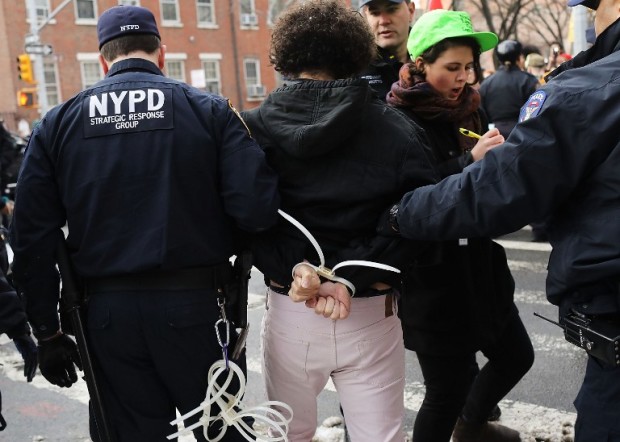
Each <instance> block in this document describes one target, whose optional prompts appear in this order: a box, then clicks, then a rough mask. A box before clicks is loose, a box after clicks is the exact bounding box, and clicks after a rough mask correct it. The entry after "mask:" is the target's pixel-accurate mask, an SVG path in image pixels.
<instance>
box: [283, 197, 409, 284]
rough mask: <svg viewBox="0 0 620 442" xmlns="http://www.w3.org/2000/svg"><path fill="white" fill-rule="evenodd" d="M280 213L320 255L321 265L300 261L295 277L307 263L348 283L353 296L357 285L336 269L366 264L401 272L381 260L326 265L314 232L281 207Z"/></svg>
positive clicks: (323, 273)
mask: <svg viewBox="0 0 620 442" xmlns="http://www.w3.org/2000/svg"><path fill="white" fill-rule="evenodd" d="M278 213H279V214H280V215H282V217H283V218H284V219H285V220H287V221H288V222H290V223H291V224H293V225H294V226H295V227H297V228H298V229H299V230H300V231H301V233H303V234H304V235H305V236H306V238H308V240H309V241H310V242H311V243H312V246H313V247H314V250H316V253H317V254H318V255H319V261H320V262H321V264H320V265H319V266H315V265H314V264H311V263H309V262H300V263H298V264H295V267H293V270H292V272H291V273H292V275H293V278H295V269H297V267H298V266H300V265H307V266H309V267H312V268H313V269H314V270H315V271H316V272H317V273H318V274H319V276H322V277H323V278H325V279H328V280H330V281H334V282H339V283H341V284H344V285H346V286H347V287H348V288H349V290H351V296H353V295H355V286H354V285H353V283H352V282H351V281H348V280H347V279H344V278H341V277H339V276H336V273H335V272H336V269H339V268H340V267H346V266H365V267H373V268H375V269H380V270H387V271H389V272H394V273H400V270H399V269H397V268H396V267H392V266H390V265H387V264H381V263H379V262H374V261H365V260H348V261H342V262H340V263H338V264H336V265H335V266H334V268H333V269H330V268H328V267H325V256H324V255H323V250H321V246H319V243H318V241H317V240H316V239H315V238H314V236H312V233H310V231H308V229H306V228H305V227H304V226H303V224H302V223H300V222H299V221H297V220H296V219H295V218H293V217H292V216H291V215H289V214H288V213H286V212H284V211H282V210H280V209H278Z"/></svg>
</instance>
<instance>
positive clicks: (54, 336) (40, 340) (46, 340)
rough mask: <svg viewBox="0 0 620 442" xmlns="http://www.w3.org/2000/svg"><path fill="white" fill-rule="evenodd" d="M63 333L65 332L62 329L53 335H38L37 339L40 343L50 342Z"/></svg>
mask: <svg viewBox="0 0 620 442" xmlns="http://www.w3.org/2000/svg"><path fill="white" fill-rule="evenodd" d="M62 335H63V332H62V331H61V330H58V331H57V332H56V333H54V334H53V335H50V336H38V337H37V341H38V342H39V343H43V342H49V341H51V340H53V339H56V338H58V337H60V336H62Z"/></svg>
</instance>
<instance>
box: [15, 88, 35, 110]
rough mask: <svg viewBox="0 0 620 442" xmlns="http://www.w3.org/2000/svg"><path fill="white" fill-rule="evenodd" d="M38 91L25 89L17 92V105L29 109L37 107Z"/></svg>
mask: <svg viewBox="0 0 620 442" xmlns="http://www.w3.org/2000/svg"><path fill="white" fill-rule="evenodd" d="M36 93H37V90H36V89H32V88H24V89H20V90H18V91H17V105H18V106H19V107H25V108H27V109H30V108H33V107H37V103H36V95H35V94H36Z"/></svg>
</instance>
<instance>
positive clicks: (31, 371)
mask: <svg viewBox="0 0 620 442" xmlns="http://www.w3.org/2000/svg"><path fill="white" fill-rule="evenodd" d="M13 343H14V344H15V347H17V351H19V353H20V354H21V355H22V359H23V360H24V376H26V379H27V380H28V382H30V381H32V378H34V375H35V374H36V372H37V344H35V343H34V341H33V340H32V337H31V336H30V335H28V334H23V335H20V336H16V337H15V338H13Z"/></svg>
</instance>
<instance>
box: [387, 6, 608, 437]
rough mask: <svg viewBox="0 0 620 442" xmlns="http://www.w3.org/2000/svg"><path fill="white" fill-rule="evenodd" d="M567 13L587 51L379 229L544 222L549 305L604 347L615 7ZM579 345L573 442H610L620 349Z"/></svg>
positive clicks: (441, 232) (433, 232)
mask: <svg viewBox="0 0 620 442" xmlns="http://www.w3.org/2000/svg"><path fill="white" fill-rule="evenodd" d="M568 5H569V6H576V5H583V6H585V7H588V8H591V9H594V10H596V16H595V18H594V24H595V29H596V35H597V38H596V41H595V43H594V45H593V46H592V47H591V48H590V49H588V50H586V51H583V52H580V53H579V54H577V55H576V56H575V57H574V58H573V59H572V60H570V61H568V62H566V63H564V64H562V65H561V66H560V67H559V68H558V69H557V70H556V71H554V72H552V73H551V74H550V78H548V79H547V83H546V84H545V85H544V86H542V87H541V88H540V89H539V90H538V91H536V93H534V94H533V95H532V97H531V98H530V99H529V100H528V101H527V103H526V104H525V105H524V106H523V110H522V116H521V118H520V123H519V124H518V125H517V126H516V127H515V129H514V131H513V132H512V134H511V135H510V137H509V138H508V139H507V140H506V142H505V143H504V144H503V145H502V146H499V147H497V148H495V149H493V150H491V151H489V152H488V153H487V154H486V155H485V157H484V159H482V160H481V161H479V162H476V163H474V164H473V165H471V166H470V167H468V168H466V169H465V170H464V171H463V172H462V173H461V174H457V175H453V176H450V177H448V178H446V179H444V180H443V181H442V182H441V183H439V184H437V185H434V186H426V187H423V188H420V189H416V190H414V191H412V192H410V193H408V194H406V195H405V196H404V197H403V199H402V200H401V201H400V203H398V204H397V205H396V206H394V207H392V208H391V209H390V210H389V211H386V216H385V219H386V220H387V222H386V223H385V224H384V225H383V226H382V227H381V229H380V230H382V231H384V232H386V233H388V232H389V233H390V234H391V233H395V232H400V234H401V235H402V236H403V237H405V238H411V239H416V238H418V239H420V238H424V239H440V238H452V239H457V238H463V237H479V236H484V235H491V236H496V235H502V234H505V233H508V232H513V231H515V230H516V229H518V228H520V227H522V226H524V225H526V224H527V223H529V222H531V221H533V220H535V219H542V218H545V217H550V222H549V241H550V243H551V246H552V251H551V255H550V257H549V265H548V267H547V269H548V275H547V288H546V291H547V299H548V300H549V302H550V303H551V304H554V305H556V306H558V316H559V322H560V324H562V325H563V326H567V320H568V319H571V318H572V321H576V322H579V323H582V324H588V326H589V327H595V329H596V330H597V331H598V332H599V333H600V332H603V333H604V336H608V337H609V338H611V340H610V341H609V342H610V343H611V342H613V337H614V336H618V334H619V333H620V285H619V281H620V223H618V222H617V220H618V219H620V198H618V195H620V177H619V175H618V170H620V107H619V106H618V105H617V103H619V102H620V87H619V83H618V72H620V0H569V1H568ZM447 195H449V197H447ZM389 213H393V214H395V215H394V216H392V217H389V216H388V214H389ZM605 330H606V331H605ZM572 333H576V334H577V335H579V330H578V329H577V330H575V329H573V330H572ZM569 334H570V333H569ZM592 336H594V335H592ZM597 344H599V345H600V348H599V350H597V346H599V345H597ZM582 345H583V348H587V352H588V357H587V365H586V367H585V377H584V379H583V383H582V385H581V388H580V389H579V393H578V394H577V397H576V399H575V402H574V404H575V408H576V410H577V421H576V423H575V442H594V441H596V442H598V441H607V442H618V441H620V407H618V404H619V403H620V365H619V364H618V359H617V354H618V351H617V349H616V350H614V349H613V347H611V345H609V346H608V344H605V343H604V340H601V341H600V342H598V343H595V345H594V346H593V347H590V346H588V345H587V343H585V342H584V343H583V344H582ZM556 375H557V376H562V373H556Z"/></svg>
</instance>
